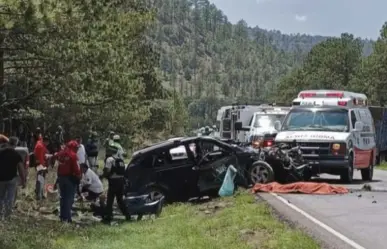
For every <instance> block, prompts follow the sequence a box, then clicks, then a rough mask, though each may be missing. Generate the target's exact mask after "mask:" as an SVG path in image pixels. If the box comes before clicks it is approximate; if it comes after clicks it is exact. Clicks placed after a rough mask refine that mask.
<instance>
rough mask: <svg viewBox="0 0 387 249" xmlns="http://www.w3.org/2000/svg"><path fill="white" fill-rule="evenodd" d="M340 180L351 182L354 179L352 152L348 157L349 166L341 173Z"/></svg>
mask: <svg viewBox="0 0 387 249" xmlns="http://www.w3.org/2000/svg"><path fill="white" fill-rule="evenodd" d="M340 180H341V181H342V182H344V183H351V182H352V181H353V155H352V154H350V155H349V158H348V167H347V168H346V169H344V170H343V172H341V174H340Z"/></svg>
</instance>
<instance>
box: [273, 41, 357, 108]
mask: <svg viewBox="0 0 387 249" xmlns="http://www.w3.org/2000/svg"><path fill="white" fill-rule="evenodd" d="M363 61H364V60H363V58H362V44H361V40H360V39H359V38H354V37H353V35H350V34H342V35H341V37H339V38H329V39H327V40H326V41H324V42H322V43H320V44H318V45H316V46H314V47H313V48H312V50H311V51H310V52H309V53H308V55H307V56H306V58H305V60H304V62H303V64H302V66H301V67H299V68H296V69H294V71H293V72H291V73H290V74H289V75H287V76H286V77H284V78H283V79H282V80H281V82H280V84H279V85H278V89H277V92H279V94H277V99H279V100H280V101H281V102H289V101H291V100H292V99H293V98H294V97H295V96H296V95H297V93H298V92H299V91H301V90H304V89H349V90H350V89H355V88H356V85H357V83H356V82H358V76H359V72H360V71H362V68H361V67H362V65H363V64H362V63H363Z"/></svg>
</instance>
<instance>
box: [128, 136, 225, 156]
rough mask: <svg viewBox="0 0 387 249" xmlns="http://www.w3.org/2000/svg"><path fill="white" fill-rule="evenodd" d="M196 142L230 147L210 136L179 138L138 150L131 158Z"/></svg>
mask: <svg viewBox="0 0 387 249" xmlns="http://www.w3.org/2000/svg"><path fill="white" fill-rule="evenodd" d="M196 141H210V142H215V143H217V144H218V145H223V146H227V147H232V146H230V145H229V144H227V143H225V142H223V141H221V140H219V139H217V138H214V137H210V136H197V137H181V139H173V140H166V141H163V142H159V143H156V144H152V145H150V146H147V147H145V148H142V149H140V150H137V151H135V152H134V153H133V155H132V157H133V158H134V157H139V156H141V155H144V154H148V153H152V152H155V151H157V150H160V149H164V148H168V147H170V148H172V147H175V146H176V147H177V146H179V145H182V144H187V143H190V142H196Z"/></svg>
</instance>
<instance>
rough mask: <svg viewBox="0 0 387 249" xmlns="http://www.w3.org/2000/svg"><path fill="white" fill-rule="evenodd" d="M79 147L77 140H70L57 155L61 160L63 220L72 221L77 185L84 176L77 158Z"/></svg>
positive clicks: (60, 180)
mask: <svg viewBox="0 0 387 249" xmlns="http://www.w3.org/2000/svg"><path fill="white" fill-rule="evenodd" d="M78 147H79V144H78V143H77V142H76V141H70V142H68V143H67V144H66V148H64V149H63V150H61V151H59V152H58V153H57V154H56V155H55V158H56V159H57V160H58V162H59V166H58V183H59V191H60V220H61V221H63V222H71V221H72V219H71V208H72V206H73V204H74V198H75V193H76V191H77V187H78V185H79V183H80V180H81V178H82V173H81V169H80V167H79V165H78V158H77V150H78Z"/></svg>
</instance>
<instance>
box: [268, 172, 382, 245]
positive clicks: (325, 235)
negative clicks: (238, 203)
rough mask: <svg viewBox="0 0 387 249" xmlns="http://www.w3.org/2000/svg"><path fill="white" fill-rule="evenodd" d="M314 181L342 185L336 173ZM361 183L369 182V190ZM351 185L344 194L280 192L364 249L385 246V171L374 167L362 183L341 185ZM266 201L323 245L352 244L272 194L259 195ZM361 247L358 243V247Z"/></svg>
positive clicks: (358, 175) (357, 175) (291, 201)
mask: <svg viewBox="0 0 387 249" xmlns="http://www.w3.org/2000/svg"><path fill="white" fill-rule="evenodd" d="M355 179H361V177H360V172H356V173H355ZM317 181H322V182H328V183H331V184H337V185H342V184H340V183H339V181H338V177H335V176H330V175H321V176H320V179H317ZM364 184H369V185H371V189H372V190H371V191H361V189H362V187H363V186H364ZM343 186H345V187H347V188H349V189H352V190H353V191H351V193H349V194H346V195H329V196H321V195H301V194H284V195H279V196H281V197H283V198H284V199H286V200H287V202H288V203H291V204H293V205H295V206H296V207H298V208H299V209H301V210H303V211H305V212H306V213H308V214H309V215H311V216H313V217H314V218H315V219H317V220H319V221H321V222H323V223H324V224H325V225H327V226H329V227H330V228H333V229H334V230H335V231H337V232H339V233H341V234H342V235H344V236H345V237H347V238H349V239H350V240H352V241H354V242H356V243H357V244H359V245H361V246H362V247H363V248H367V249H386V248H387V235H386V233H387V171H381V170H375V173H374V181H373V182H371V183H365V182H362V181H360V180H356V181H355V182H354V183H353V184H350V185H343ZM262 196H263V197H264V199H266V200H267V201H268V202H269V204H271V205H272V206H273V207H274V208H275V209H277V211H279V212H280V214H282V215H283V216H285V218H286V219H288V220H290V221H292V222H293V223H297V225H298V226H300V227H303V228H305V230H307V231H308V233H309V234H310V235H311V236H313V237H315V238H317V239H318V240H320V241H322V242H324V247H326V248H338V249H345V248H354V247H353V246H349V245H348V243H346V242H344V241H343V240H342V239H339V238H338V237H337V236H334V235H333V234H332V233H330V232H328V231H327V230H326V229H323V228H321V227H319V226H318V225H316V223H313V222H311V221H310V219H307V218H305V217H303V216H302V215H301V214H300V213H298V212H296V211H294V210H292V209H291V208H289V207H288V206H286V204H284V203H283V202H281V201H278V198H275V197H274V196H272V195H269V194H264V195H262ZM358 248H361V247H358Z"/></svg>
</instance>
